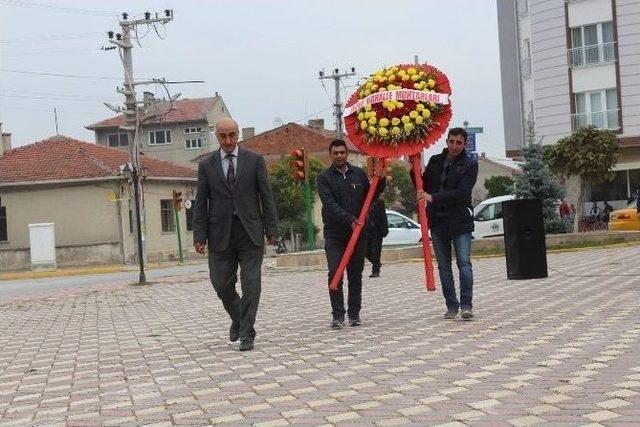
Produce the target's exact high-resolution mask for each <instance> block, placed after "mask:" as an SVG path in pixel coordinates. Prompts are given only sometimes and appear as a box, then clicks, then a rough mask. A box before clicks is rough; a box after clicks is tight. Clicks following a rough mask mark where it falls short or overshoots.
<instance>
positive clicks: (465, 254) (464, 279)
mask: <svg viewBox="0 0 640 427" xmlns="http://www.w3.org/2000/svg"><path fill="white" fill-rule="evenodd" d="M431 241H432V243H433V250H434V252H435V253H436V260H437V261H438V273H439V274H440V283H441V286H442V294H443V295H444V299H445V301H446V303H447V308H448V309H458V308H468V309H471V308H473V304H472V302H471V301H472V299H473V269H472V268H471V233H462V234H458V235H456V236H449V235H447V234H437V233H433V232H432V234H431ZM452 243H453V247H454V249H455V251H456V264H457V265H458V272H459V273H460V302H458V298H457V296H456V286H455V284H454V283H453V271H452V270H451V244H452Z"/></svg>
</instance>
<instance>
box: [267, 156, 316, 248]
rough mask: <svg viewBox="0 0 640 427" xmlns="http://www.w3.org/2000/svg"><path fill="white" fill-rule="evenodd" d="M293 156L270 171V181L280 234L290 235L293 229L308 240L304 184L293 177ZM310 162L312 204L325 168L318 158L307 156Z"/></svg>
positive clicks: (281, 161) (281, 160)
mask: <svg viewBox="0 0 640 427" xmlns="http://www.w3.org/2000/svg"><path fill="white" fill-rule="evenodd" d="M292 161H293V158H292V157H291V156H284V157H283V158H281V159H280V161H278V163H276V164H275V165H274V166H273V167H272V168H271V171H270V174H269V179H270V181H271V187H272V189H273V196H274V199H275V202H276V210H277V212H278V232H279V233H280V234H281V235H288V234H289V233H290V230H291V228H292V227H293V232H294V233H300V234H302V236H304V238H305V239H306V236H307V232H306V230H307V228H306V227H307V222H306V213H305V208H304V184H303V183H302V182H301V181H298V180H296V179H295V178H294V177H293V168H292V166H291V162H292ZM307 161H308V162H309V180H310V181H309V184H310V185H311V202H312V203H313V200H314V197H315V194H316V177H317V176H318V174H319V173H320V172H322V170H323V169H324V166H323V164H322V162H321V161H320V159H318V158H317V157H316V156H313V155H309V156H307Z"/></svg>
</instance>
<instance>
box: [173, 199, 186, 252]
mask: <svg viewBox="0 0 640 427" xmlns="http://www.w3.org/2000/svg"><path fill="white" fill-rule="evenodd" d="M173 211H174V212H175V214H176V231H177V234H178V256H179V257H180V264H182V263H184V255H183V254H182V234H181V233H180V215H179V214H178V208H177V207H176V206H174V207H173Z"/></svg>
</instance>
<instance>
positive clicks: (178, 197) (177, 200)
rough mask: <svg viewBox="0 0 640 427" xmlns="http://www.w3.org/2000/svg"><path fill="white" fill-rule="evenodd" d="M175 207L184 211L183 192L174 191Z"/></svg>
mask: <svg viewBox="0 0 640 427" xmlns="http://www.w3.org/2000/svg"><path fill="white" fill-rule="evenodd" d="M173 206H174V207H175V208H176V210H181V209H182V191H176V190H173Z"/></svg>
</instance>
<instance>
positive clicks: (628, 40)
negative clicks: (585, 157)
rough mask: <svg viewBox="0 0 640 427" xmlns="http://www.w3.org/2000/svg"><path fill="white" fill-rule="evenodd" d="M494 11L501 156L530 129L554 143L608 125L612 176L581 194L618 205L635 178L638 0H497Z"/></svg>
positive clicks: (639, 157) (639, 112) (639, 126)
mask: <svg viewBox="0 0 640 427" xmlns="http://www.w3.org/2000/svg"><path fill="white" fill-rule="evenodd" d="M497 10H498V33H499V39H500V70H501V78H502V100H503V110H504V111H503V115H504V132H505V145H506V155H507V156H508V157H512V158H517V157H519V156H520V154H521V149H522V147H523V146H524V145H526V144H527V141H528V140H530V138H529V135H530V134H531V130H534V131H535V136H536V140H537V139H539V138H542V143H543V144H553V143H555V142H556V141H558V140H559V139H561V138H563V137H565V136H567V135H569V134H571V132H572V131H573V130H575V129H576V128H577V127H579V126H584V125H594V126H596V127H598V128H601V129H610V130H612V131H613V132H615V133H616V135H617V137H618V141H619V143H620V148H621V151H620V158H619V161H618V164H617V166H616V167H615V172H616V177H615V179H614V181H613V182H611V183H607V184H605V185H601V186H598V187H594V188H590V189H588V193H587V200H588V201H593V200H595V201H603V200H607V201H609V202H611V201H613V205H614V206H621V205H623V204H624V203H625V202H626V200H627V199H628V198H630V197H632V195H633V194H634V193H635V191H636V188H637V187H638V186H639V185H640V31H638V29H639V28H640V1H639V0H497ZM574 187H575V186H572V185H569V188H568V189H569V198H573V199H577V196H576V195H574V194H573V193H574V192H575V191H576V190H575V188H574ZM572 196H573V197H572Z"/></svg>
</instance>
